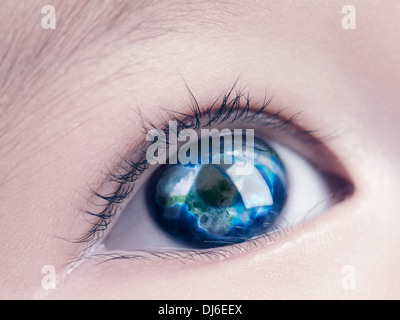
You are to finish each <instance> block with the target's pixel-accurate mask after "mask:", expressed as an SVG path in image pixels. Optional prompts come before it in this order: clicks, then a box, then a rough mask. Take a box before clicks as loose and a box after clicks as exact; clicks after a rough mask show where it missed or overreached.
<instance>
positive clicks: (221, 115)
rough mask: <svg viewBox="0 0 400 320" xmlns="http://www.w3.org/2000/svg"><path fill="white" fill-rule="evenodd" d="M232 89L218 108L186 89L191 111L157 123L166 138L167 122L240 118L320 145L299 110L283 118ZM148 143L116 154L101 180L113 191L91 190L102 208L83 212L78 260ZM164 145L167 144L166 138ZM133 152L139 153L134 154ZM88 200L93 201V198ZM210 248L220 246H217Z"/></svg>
mask: <svg viewBox="0 0 400 320" xmlns="http://www.w3.org/2000/svg"><path fill="white" fill-rule="evenodd" d="M234 88H235V86H233V87H232V88H231V89H230V91H229V92H228V93H226V94H224V95H222V101H221V103H220V105H219V106H218V107H217V103H218V101H219V99H220V98H221V97H220V98H219V99H217V100H215V102H214V103H212V104H211V105H210V106H209V107H206V108H202V107H200V105H199V103H198V102H197V100H196V98H195V96H194V95H193V93H192V92H191V91H190V89H189V88H188V91H189V94H190V97H191V105H190V106H189V107H190V110H191V113H183V112H177V111H170V110H167V111H168V114H169V117H170V119H169V120H168V121H167V120H164V123H163V124H162V125H161V126H160V127H161V128H162V129H161V130H162V131H164V133H165V134H166V136H167V137H168V122H169V121H176V122H177V124H178V128H177V130H178V132H179V131H180V130H184V129H200V128H204V127H210V126H211V125H212V124H222V123H226V122H227V123H229V124H233V123H234V122H236V121H239V120H240V121H242V122H245V123H246V122H250V123H252V124H258V125H260V126H261V125H262V126H265V127H267V126H268V127H272V128H273V130H281V131H284V132H288V133H289V135H293V136H294V137H295V138H296V139H297V140H299V141H302V142H305V143H311V144H315V143H317V144H321V142H320V141H319V140H318V139H316V138H315V137H313V136H312V135H311V134H312V133H313V131H310V130H303V129H301V128H300V127H299V126H297V125H295V124H293V121H294V120H295V119H296V118H297V117H298V116H299V115H300V113H296V114H294V115H293V116H291V117H290V118H288V119H285V118H283V117H282V116H281V113H282V112H283V111H284V110H285V109H280V110H278V111H276V112H274V113H270V112H269V111H268V112H267V111H266V109H267V108H268V106H269V105H270V104H271V102H272V99H273V97H270V98H268V99H267V97H265V98H264V101H263V103H262V104H261V106H260V104H258V107H255V106H254V107H253V106H252V104H251V98H250V94H249V93H247V94H244V93H243V91H238V92H236V93H235V94H233V90H234ZM243 100H244V102H243ZM140 117H141V120H142V127H143V130H144V134H147V132H149V131H150V130H151V129H157V127H156V126H155V124H154V123H152V122H151V121H149V120H148V119H146V118H145V117H144V116H143V115H140ZM204 122H205V123H204ZM150 143H151V142H142V144H141V145H139V146H138V147H136V148H135V149H134V150H136V154H135V158H134V159H133V158H131V157H126V156H121V155H120V158H121V161H120V163H119V164H118V165H117V166H116V167H115V168H114V169H113V170H112V171H109V172H108V174H107V178H106V181H105V183H111V184H113V185H114V188H113V190H114V191H112V192H109V193H106V194H101V193H100V192H98V191H92V197H91V199H100V200H101V201H103V202H104V203H103V204H102V205H96V206H100V207H101V208H102V209H101V210H100V212H97V213H96V212H94V211H90V210H85V211H84V215H86V216H87V217H88V218H89V219H87V220H90V219H91V220H90V221H89V222H90V223H91V224H92V226H91V228H90V230H89V231H88V232H87V233H86V234H84V235H83V236H81V237H79V238H76V239H72V240H71V241H72V242H74V243H85V244H86V248H85V249H83V250H82V251H81V252H80V253H79V254H78V260H79V259H81V258H83V259H86V258H87V257H89V256H92V255H93V252H92V251H93V248H95V247H96V244H98V243H99V241H100V240H101V239H102V238H103V235H104V232H105V231H106V230H107V229H108V226H109V225H110V223H111V222H112V220H113V219H114V217H115V216H116V215H117V213H118V212H119V211H120V205H121V204H122V202H124V200H125V199H126V198H129V196H130V195H131V194H132V192H133V190H134V187H135V182H136V181H137V180H138V179H139V178H140V177H141V175H142V174H143V173H144V172H145V171H146V169H147V168H148V167H149V164H148V163H147V161H146V159H145V154H146V152H145V147H146V146H148V145H149V144H150ZM166 144H167V145H168V141H167V143H166ZM137 153H141V154H139V155H138V154H137ZM105 183H104V184H105ZM90 202H92V203H93V201H90ZM253 240H254V239H253ZM251 243H254V242H251ZM213 250H221V249H218V248H217V249H213ZM179 254H181V253H179ZM202 254H203V253H202ZM160 255H161V254H160V252H158V253H157V254H154V256H160ZM189 256H190V255H189Z"/></svg>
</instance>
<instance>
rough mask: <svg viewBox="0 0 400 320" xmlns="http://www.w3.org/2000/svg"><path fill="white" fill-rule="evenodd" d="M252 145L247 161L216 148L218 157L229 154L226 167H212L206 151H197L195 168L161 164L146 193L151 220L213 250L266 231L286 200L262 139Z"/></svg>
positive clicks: (278, 168) (275, 161) (278, 167)
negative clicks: (251, 154)
mask: <svg viewBox="0 0 400 320" xmlns="http://www.w3.org/2000/svg"><path fill="white" fill-rule="evenodd" d="M243 145H245V142H243ZM247 147H248V146H246V148H247ZM253 147H254V154H253V157H252V158H251V160H252V161H251V162H249V159H248V158H244V156H243V154H242V153H239V154H238V153H237V152H236V151H237V150H234V149H227V148H224V145H223V144H222V145H221V148H220V150H219V152H220V159H222V160H224V159H225V158H224V156H226V154H230V155H231V159H232V160H231V161H230V162H229V163H224V161H220V163H213V155H215V153H212V152H211V151H212V150H211V148H210V150H209V151H210V152H208V153H206V155H205V153H204V150H203V151H202V152H201V151H200V150H199V161H198V163H196V164H193V163H188V164H182V163H178V164H174V165H164V166H162V167H161V168H160V169H159V170H158V171H157V172H156V173H155V174H154V176H153V179H152V181H151V183H150V185H149V190H148V193H147V194H148V200H149V201H148V204H149V206H150V209H151V210H150V211H151V213H152V217H153V218H154V220H155V221H156V222H157V223H158V225H159V226H160V227H161V228H162V229H163V230H164V231H165V232H166V234H168V235H169V236H170V237H172V239H174V240H175V241H178V242H180V243H182V244H184V245H186V246H189V247H192V248H213V247H221V246H224V245H228V244H234V243H240V242H244V241H247V240H249V239H252V238H255V237H257V236H260V235H262V234H265V233H266V232H268V231H269V230H270V229H271V228H272V227H273V226H274V222H275V221H276V219H277V217H278V216H279V213H280V212H281V210H282V208H283V205H284V203H285V200H286V173H285V170H284V166H283V164H282V162H281V161H280V159H279V157H278V156H277V154H276V153H275V152H274V150H273V149H272V148H271V147H270V146H269V145H268V144H267V143H266V142H265V141H263V140H261V139H259V138H257V137H255V139H254V145H253ZM205 159H208V161H205ZM246 159H247V167H246V162H245V161H246ZM226 162H228V161H226ZM249 163H250V168H249ZM243 168H247V169H246V170H243ZM249 169H250V170H249Z"/></svg>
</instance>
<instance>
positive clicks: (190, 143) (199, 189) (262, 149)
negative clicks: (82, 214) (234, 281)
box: [82, 91, 352, 259]
mask: <svg viewBox="0 0 400 320" xmlns="http://www.w3.org/2000/svg"><path fill="white" fill-rule="evenodd" d="M270 103H271V99H269V100H267V101H264V102H263V103H261V104H260V105H258V106H257V104H256V105H254V106H253V105H251V99H250V98H249V96H244V95H243V94H242V93H238V94H236V96H234V97H232V91H230V92H229V93H228V94H227V95H225V96H224V97H223V99H222V102H221V103H220V104H219V105H218V106H217V104H216V103H214V104H213V105H212V106H210V107H201V106H199V105H198V104H197V103H194V105H193V107H192V109H191V113H188V114H182V113H180V114H175V115H173V116H171V118H172V119H171V120H168V121H165V123H164V124H163V126H162V127H161V128H159V129H157V128H155V127H154V126H153V125H151V124H148V126H147V129H146V133H147V135H145V136H146V137H147V141H143V143H142V144H141V146H140V147H139V148H137V149H136V152H135V153H134V154H132V155H131V157H129V158H127V159H124V161H123V164H122V165H121V166H119V167H118V168H117V169H116V170H115V171H114V172H112V173H111V174H110V181H109V182H110V185H111V186H113V187H107V188H108V190H112V191H107V190H106V191H103V193H100V192H96V193H95V195H96V197H97V199H100V200H101V201H102V202H104V203H103V204H102V205H103V210H102V211H101V212H100V213H96V212H88V214H89V216H91V217H94V219H95V220H94V225H93V228H92V229H91V230H90V232H89V233H88V234H87V235H85V236H84V237H83V238H82V239H83V240H85V241H87V242H88V243H89V246H88V248H89V249H88V250H87V252H86V255H88V256H92V257H104V258H106V259H107V258H115V257H124V258H146V259H149V258H150V259H153V258H160V257H161V258H162V257H167V258H168V259H170V258H176V259H182V258H184V257H190V258H193V257H194V256H200V257H201V256H206V257H210V256H211V257H213V256H214V257H215V256H223V257H226V256H229V255H231V254H234V252H243V251H245V250H247V249H251V248H257V247H259V246H262V245H265V244H268V243H270V242H272V241H274V240H275V239H276V238H277V237H278V236H279V235H282V234H284V233H286V232H287V231H288V230H291V229H292V228H293V227H295V226H297V225H301V224H303V223H305V222H306V221H307V220H309V219H311V218H313V217H316V216H318V215H320V214H322V213H324V212H326V211H327V210H328V209H329V208H330V207H332V206H334V205H335V204H336V203H338V202H340V201H342V200H343V199H345V198H346V197H347V196H348V195H349V194H350V193H351V192H352V186H351V183H350V182H348V179H347V175H346V172H345V170H344V169H343V167H342V166H341V165H340V163H339V162H338V161H337V160H336V158H335V157H334V156H333V154H332V153H331V152H330V151H329V150H327V148H325V147H324V145H323V143H322V142H321V141H320V140H319V139H317V138H315V137H314V135H313V134H312V133H310V131H308V130H304V129H301V128H300V127H298V126H297V125H296V124H295V123H294V122H295V118H296V117H295V116H293V117H292V118H291V119H285V118H283V116H281V114H280V112H277V113H270V112H269V110H268V106H269V105H270ZM138 150H139V152H138ZM316 155H318V157H316ZM316 158H318V159H316ZM107 188H105V189H107ZM112 188H114V189H112Z"/></svg>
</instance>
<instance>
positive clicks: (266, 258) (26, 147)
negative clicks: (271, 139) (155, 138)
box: [0, 0, 400, 299]
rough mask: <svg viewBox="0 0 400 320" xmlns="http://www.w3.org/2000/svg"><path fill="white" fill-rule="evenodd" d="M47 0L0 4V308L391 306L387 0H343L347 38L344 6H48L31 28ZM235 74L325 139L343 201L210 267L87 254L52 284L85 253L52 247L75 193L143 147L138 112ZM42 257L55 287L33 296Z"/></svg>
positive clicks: (75, 225) (184, 101) (393, 200)
mask: <svg viewBox="0 0 400 320" xmlns="http://www.w3.org/2000/svg"><path fill="white" fill-rule="evenodd" d="M77 2H78V1H77ZM168 3H170V2H168ZM46 4H48V3H47V2H46V1H20V2H18V3H17V2H15V1H8V2H6V3H4V4H2V7H1V9H0V15H1V19H0V21H1V24H0V26H1V31H2V32H1V35H2V37H1V38H0V42H1V46H0V48H1V49H0V53H1V56H4V55H5V54H6V51H7V50H8V51H7V56H6V57H5V58H4V59H3V60H0V61H3V62H2V64H0V81H1V89H0V90H1V94H0V108H1V110H2V112H1V122H0V126H1V127H0V130H1V136H0V146H1V147H0V159H1V161H0V203H1V207H0V214H1V237H0V239H1V240H0V241H1V243H0V252H1V257H2V258H1V259H0V297H1V298H3V299H7V298H24V299H34V298H45V299H47V298H50V299H61V298H62V299H64V298H78V299H79V298H83V299H85V298H97V299H106V298H111V299H117V298H118V299H126V298H127V299H138V298H140V299H277V298H279V299H280V298H305V299H307V298H322V299H324V298H325V299H336V298H337V299H353V298H356V299H365V298H368V299H369V298H400V282H399V281H398V279H400V268H399V266H400V250H399V247H400V238H399V237H398V232H399V231H398V230H399V226H400V215H399V214H398V213H397V211H398V208H399V207H400V199H399V196H398V193H399V182H400V181H399V178H400V166H399V165H398V159H399V157H400V147H399V143H398V137H399V136H400V126H399V125H398V121H399V119H400V108H399V106H398V101H400V90H398V88H399V87H400V77H399V76H398V75H399V74H400V60H399V55H398V53H399V52H400V42H399V41H398V39H399V37H398V35H399V33H400V24H399V22H398V19H399V17H400V3H399V2H398V1H395V0H393V1H385V5H384V6H383V5H382V4H381V2H380V1H371V0H368V1H364V0H363V1H361V0H355V1H352V5H353V6H354V7H355V8H356V10H357V25H356V29H355V30H344V29H343V28H342V24H341V21H342V18H343V17H344V15H343V14H342V12H341V8H342V6H343V5H344V3H343V2H342V1H301V4H300V2H298V1H232V3H231V2H230V1H228V2H226V1H225V2H214V1H210V2H192V3H187V2H186V1H174V5H171V4H169V5H168V4H165V3H164V4H163V3H158V4H156V3H151V1H150V2H149V3H143V4H141V5H140V6H138V7H137V8H134V7H135V6H134V5H132V4H131V5H128V6H127V8H125V9H124V10H122V9H120V11H123V12H125V13H124V14H125V15H122V16H118V17H119V18H118V19H117V18H113V14H115V12H118V11H119V9H118V6H116V7H115V8H114V9H113V10H115V11H113V10H112V8H109V7H107V6H106V5H101V6H99V5H96V3H95V2H93V3H91V2H89V5H87V6H85V7H84V8H83V7H82V8H81V5H73V4H72V3H71V2H68V4H65V3H64V4H62V3H59V2H54V3H52V4H53V5H54V6H55V8H56V10H57V28H56V29H55V30H43V29H42V27H41V19H42V17H43V14H41V8H42V6H44V5H46ZM120 7H122V6H121V5H120ZM74 17H75V18H74ZM107 24H108V25H109V27H105V26H106V25H107ZM139 24H140V25H139ZM45 43H46V45H45V46H43V45H44V44H45ZM6 48H7V50H6ZM183 79H184V81H183ZM237 79H239V80H238V84H239V85H240V86H241V87H242V88H244V87H245V88H248V89H250V91H251V93H252V96H253V97H254V99H255V100H257V99H259V100H262V99H263V97H264V95H265V90H266V89H268V92H269V93H270V94H271V95H274V96H275V97H276V98H275V100H274V103H272V104H271V110H278V109H279V108H280V107H282V106H284V107H288V109H287V113H284V115H286V116H288V117H290V115H292V114H294V113H296V112H299V111H301V112H302V115H301V117H300V118H298V119H297V120H296V121H297V123H296V124H297V125H300V126H302V127H303V128H306V129H310V130H312V129H318V130H319V132H320V133H321V136H324V135H329V134H332V133H335V137H334V138H333V139H327V140H325V141H324V144H325V145H326V146H327V148H329V150H331V152H332V153H333V154H334V155H335V156H336V157H337V158H338V159H339V160H340V162H341V163H342V165H343V167H344V168H345V169H346V171H347V172H348V174H349V177H350V180H351V182H352V183H353V185H354V193H353V194H352V195H351V197H349V198H348V199H346V200H345V201H343V202H340V203H338V204H336V205H334V206H333V207H332V208H330V209H329V210H328V211H327V212H325V213H324V214H322V215H320V216H319V217H317V218H316V219H314V220H312V221H309V222H307V223H306V224H304V225H302V226H301V227H294V228H293V230H292V231H291V232H289V233H288V234H287V235H286V236H284V237H281V238H279V239H277V241H276V242H275V243H274V244H271V245H269V246H260V247H257V248H254V249H252V250H249V251H247V252H245V253H243V254H238V255H232V256H230V257H229V258H227V259H224V260H222V261H210V260H206V259H204V260H198V261H191V262H187V263H180V262H177V261H164V260H156V261H151V262H148V261H144V260H115V261H111V262H105V263H103V264H100V265H99V264H98V263H96V262H94V261H91V260H87V261H84V262H82V263H81V264H79V265H76V266H75V267H74V268H73V269H72V271H71V272H69V273H68V274H66V272H67V271H68V270H70V267H71V266H70V265H69V264H68V263H69V262H71V260H73V259H74V258H76V257H77V256H78V254H79V252H81V251H82V250H83V249H84V248H85V244H83V243H80V244H76V243H73V242H71V241H66V240H63V239H61V238H68V239H71V238H76V237H79V236H80V235H82V234H84V233H86V232H87V231H88V230H89V229H90V224H88V223H87V221H86V219H85V218H84V214H83V212H82V211H83V210H82V209H86V208H87V205H88V203H89V201H88V199H90V197H91V191H90V190H93V189H94V190H96V189H97V188H100V186H101V185H102V183H103V181H104V179H105V175H104V173H105V172H107V169H110V168H112V167H113V166H115V165H116V162H117V161H118V159H119V157H118V155H121V154H129V153H130V152H135V150H134V148H135V145H137V143H139V141H140V139H144V136H143V131H142V128H141V124H140V121H139V117H138V110H140V113H141V114H142V115H144V116H146V117H147V118H151V120H152V121H153V122H157V121H159V120H160V119H161V117H162V115H163V112H162V111H161V109H160V107H163V108H164V109H169V110H178V111H179V110H181V111H182V112H186V111H187V109H188V103H189V102H190V99H189V97H188V91H187V88H186V86H185V82H186V84H188V85H189V86H190V89H191V90H192V92H194V93H195V95H196V98H197V100H198V101H199V103H200V104H203V105H206V104H209V103H211V102H213V101H214V100H215V99H217V97H219V96H220V95H221V93H222V92H225V91H226V90H229V88H230V87H231V86H232V84H233V83H234V82H235V81H236V80H237ZM45 265H52V266H54V267H55V270H56V272H57V280H58V282H57V286H56V288H55V289H48V290H45V289H43V288H42V286H41V281H42V278H43V277H44V274H43V273H42V272H41V271H42V267H43V266H45ZM345 266H351V267H352V268H353V269H351V270H353V271H354V272H355V276H356V284H355V287H354V288H352V289H348V288H347V289H346V288H344V287H343V278H344V277H345V276H346V270H348V269H344V270H345V271H344V272H343V268H344V267H345Z"/></svg>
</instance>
